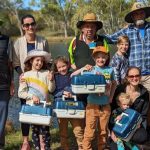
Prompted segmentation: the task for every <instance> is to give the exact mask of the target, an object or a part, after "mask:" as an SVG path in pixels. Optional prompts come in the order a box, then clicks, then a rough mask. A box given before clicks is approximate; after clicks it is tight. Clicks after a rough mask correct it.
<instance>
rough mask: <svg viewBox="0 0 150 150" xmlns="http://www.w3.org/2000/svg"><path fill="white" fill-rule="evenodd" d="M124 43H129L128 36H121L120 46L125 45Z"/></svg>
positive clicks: (118, 42) (119, 39)
mask: <svg viewBox="0 0 150 150" xmlns="http://www.w3.org/2000/svg"><path fill="white" fill-rule="evenodd" d="M123 42H127V43H129V38H128V36H126V35H122V36H119V38H118V40H117V44H118V45H119V44H121V43H123Z"/></svg>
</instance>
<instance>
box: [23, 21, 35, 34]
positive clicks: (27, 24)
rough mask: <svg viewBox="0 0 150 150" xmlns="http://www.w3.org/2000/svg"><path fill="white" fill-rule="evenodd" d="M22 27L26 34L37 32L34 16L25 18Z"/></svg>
mask: <svg viewBox="0 0 150 150" xmlns="http://www.w3.org/2000/svg"><path fill="white" fill-rule="evenodd" d="M22 29H23V30H24V32H25V34H28V35H30V34H35V31H36V23H35V21H34V19H33V18H25V19H23V24H22Z"/></svg>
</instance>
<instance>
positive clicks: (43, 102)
mask: <svg viewBox="0 0 150 150" xmlns="http://www.w3.org/2000/svg"><path fill="white" fill-rule="evenodd" d="M40 103H42V104H44V105H43V107H46V101H40ZM33 105H34V103H33V102H32V104H31V106H33Z"/></svg>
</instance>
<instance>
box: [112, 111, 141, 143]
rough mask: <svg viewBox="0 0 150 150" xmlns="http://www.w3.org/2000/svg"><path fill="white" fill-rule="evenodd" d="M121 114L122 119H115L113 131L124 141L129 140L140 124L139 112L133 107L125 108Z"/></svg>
mask: <svg viewBox="0 0 150 150" xmlns="http://www.w3.org/2000/svg"><path fill="white" fill-rule="evenodd" d="M121 116H122V119H121V120H120V121H116V123H115V126H114V127H113V131H114V133H115V135H116V136H117V137H119V138H121V139H122V140H124V141H129V140H130V139H131V137H132V136H133V134H134V133H135V131H136V129H137V128H138V127H139V125H140V124H141V122H142V117H141V115H140V113H138V112H137V111H135V110H133V109H126V110H125V111H124V112H123V113H122V114H121Z"/></svg>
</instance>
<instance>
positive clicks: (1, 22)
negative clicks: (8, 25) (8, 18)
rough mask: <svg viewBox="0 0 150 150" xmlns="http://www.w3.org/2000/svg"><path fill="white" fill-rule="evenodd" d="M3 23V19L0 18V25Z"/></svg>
mask: <svg viewBox="0 0 150 150" xmlns="http://www.w3.org/2000/svg"><path fill="white" fill-rule="evenodd" d="M3 23H4V21H3V20H2V19H1V18H0V26H1V25H2V24H3Z"/></svg>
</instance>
